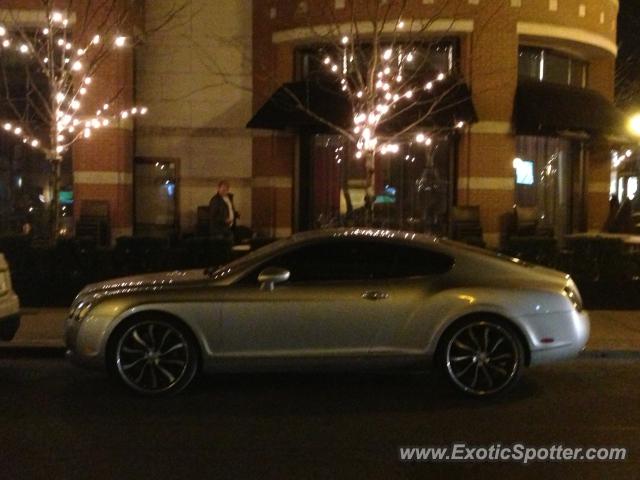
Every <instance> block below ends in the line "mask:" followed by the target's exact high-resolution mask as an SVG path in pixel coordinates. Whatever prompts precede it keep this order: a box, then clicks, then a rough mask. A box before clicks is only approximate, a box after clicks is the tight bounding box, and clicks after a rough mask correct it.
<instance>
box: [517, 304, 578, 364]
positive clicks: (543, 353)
mask: <svg viewBox="0 0 640 480" xmlns="http://www.w3.org/2000/svg"><path fill="white" fill-rule="evenodd" d="M529 323H530V324H531V325H535V327H533V328H534V329H535V332H534V333H533V334H531V332H530V340H531V365H539V364H543V363H550V362H555V361H559V360H566V359H571V358H575V357H577V356H578V355H579V354H580V352H581V351H583V350H584V349H585V347H586V345H587V342H588V340H589V332H590V329H591V325H590V322H589V315H588V314H587V312H586V311H582V312H578V311H577V310H572V311H567V312H559V313H553V314H547V315H540V316H538V318H536V320H535V321H531V322H529Z"/></svg>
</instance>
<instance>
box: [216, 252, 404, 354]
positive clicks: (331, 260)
mask: <svg viewBox="0 0 640 480" xmlns="http://www.w3.org/2000/svg"><path fill="white" fill-rule="evenodd" d="M394 260H395V253H394V251H393V249H389V248H388V244H382V243H380V242H374V241H368V240H367V241H361V240H355V241H347V240H342V241H338V240H328V241H326V240H325V241H322V242H314V243H311V244H305V245H302V246H298V247H296V248H294V249H292V250H290V251H287V252H284V253H283V254H280V255H276V256H275V257H273V258H271V259H269V260H267V261H265V262H263V263H261V264H260V265H258V266H257V267H256V268H255V269H254V270H253V271H251V272H250V273H248V274H247V276H246V277H245V278H244V279H242V280H241V281H240V282H238V284H237V285H235V286H233V287H232V288H230V289H228V293H227V294H226V295H227V296H226V298H225V299H224V301H223V302H222V304H221V309H222V320H223V341H222V344H223V347H222V348H223V352H224V353H225V354H227V355H250V356H265V355H266V356H337V355H359V354H366V353H368V351H369V347H370V345H371V342H372V341H373V339H374V338H375V337H376V336H377V334H378V330H379V329H380V328H381V327H382V326H383V325H384V323H385V321H386V318H387V316H388V312H387V309H386V305H387V304H388V300H389V297H388V292H387V287H388V282H387V276H388V272H389V271H390V269H391V267H392V266H393V262H394ZM267 267H281V268H286V269H288V270H289V271H290V272H291V276H290V280H289V281H288V282H285V283H281V284H278V285H276V286H275V289H274V290H273V291H268V290H263V289H261V288H260V285H259V284H258V282H257V280H256V279H257V275H258V273H259V272H260V271H262V270H263V269H264V268H267Z"/></svg>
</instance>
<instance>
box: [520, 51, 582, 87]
mask: <svg viewBox="0 0 640 480" xmlns="http://www.w3.org/2000/svg"><path fill="white" fill-rule="evenodd" d="M587 65H588V64H587V62H585V61H583V60H580V59H578V58H574V57H571V56H569V55H565V54H563V53H559V52H555V51H553V50H549V49H544V48H534V47H521V48H520V52H519V59H518V75H519V77H520V78H524V79H530V80H537V81H540V82H550V83H558V84H562V85H572V86H574V87H580V88H584V87H586V86H587Z"/></svg>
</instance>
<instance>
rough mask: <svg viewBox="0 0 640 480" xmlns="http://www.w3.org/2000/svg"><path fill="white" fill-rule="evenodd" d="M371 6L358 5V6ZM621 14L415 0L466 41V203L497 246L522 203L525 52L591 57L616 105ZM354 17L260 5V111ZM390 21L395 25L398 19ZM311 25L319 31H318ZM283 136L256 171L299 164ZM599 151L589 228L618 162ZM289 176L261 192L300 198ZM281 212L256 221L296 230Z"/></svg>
mask: <svg viewBox="0 0 640 480" xmlns="http://www.w3.org/2000/svg"><path fill="white" fill-rule="evenodd" d="M372 1H373V0H372ZM366 2H367V0H359V4H365V3H366ZM358 11H359V12H361V13H360V17H361V18H358V17H357V16H356V18H355V21H366V20H367V18H366V14H364V12H365V9H363V8H359V9H358ZM617 12H618V1H617V0H422V1H418V0H414V1H409V2H408V3H407V9H406V11H405V13H404V17H405V19H406V20H410V19H429V18H431V19H433V18H435V17H436V16H437V18H439V19H441V20H442V22H441V26H442V27H443V28H442V30H441V32H440V33H439V35H442V34H443V33H448V34H451V33H455V34H456V35H457V36H458V37H459V38H460V40H461V68H462V71H463V74H464V75H465V77H466V79H467V81H468V82H469V84H470V85H471V88H472V91H473V101H474V105H475V107H476V109H477V112H478V116H479V123H477V124H476V125H473V126H472V127H471V128H470V129H468V131H467V132H465V134H464V135H463V137H462V140H461V143H460V150H459V157H458V186H457V187H458V188H457V203H458V204H460V205H480V206H481V215H482V223H483V227H484V231H485V235H486V240H487V242H488V243H489V244H490V245H496V244H497V242H498V240H499V237H500V231H501V217H503V216H504V214H506V213H507V212H509V211H510V210H511V207H512V205H513V203H514V177H513V167H512V161H513V158H514V157H515V136H514V134H513V132H512V126H511V118H512V112H513V100H514V96H515V91H516V88H517V83H518V72H517V68H518V63H517V62H518V46H519V45H520V44H527V45H536V46H543V47H550V48H554V49H558V50H561V51H565V52H567V53H570V54H572V55H577V56H579V57H581V58H584V59H586V60H588V61H589V62H590V72H589V85H588V86H589V87H590V88H593V89H595V90H597V91H599V92H601V93H603V94H604V95H605V96H607V97H608V98H610V99H612V98H613V85H614V63H615V54H616V20H617ZM351 15H352V11H351V9H350V1H349V0H324V1H318V2H310V1H292V0H272V1H268V2H254V29H253V34H254V73H253V76H254V86H255V95H254V109H257V108H258V107H259V106H261V105H262V103H263V102H264V100H265V99H266V98H268V96H269V95H270V94H271V93H272V92H273V91H274V90H275V89H276V88H277V87H278V86H279V84H280V83H282V82H283V81H289V80H290V79H291V78H292V77H293V72H292V70H291V69H292V68H293V51H294V49H295V48H296V46H298V45H301V44H305V43H313V42H314V40H316V41H317V38H318V37H317V32H319V31H322V29H323V27H324V26H327V25H336V24H338V25H340V24H343V25H349V24H350V23H351V22H352V17H351ZM396 15H397V14H396ZM390 18H394V14H393V13H392V14H391V15H390ZM465 22H466V23H465ZM469 23H471V24H472V28H471V29H470V30H471V31H469V29H468V28H466V30H465V28H463V24H465V25H467V27H468V24H469ZM309 25H313V29H311V28H309ZM436 29H437V28H436ZM275 138H276V137H272V139H271V141H270V140H269V139H268V138H262V137H261V138H259V139H255V140H254V157H253V165H254V170H255V171H260V170H264V171H267V170H268V168H267V167H266V166H267V165H274V164H277V165H287V164H288V163H290V162H291V161H292V160H293V159H295V139H294V138H290V137H286V136H284V137H282V135H281V134H280V135H279V137H278V140H277V141H276V140H274V139H275ZM275 144H280V145H282V144H286V145H287V148H284V149H282V148H281V149H277V148H274V145H275ZM292 149H293V150H294V153H293V154H292V153H291V150H292ZM592 150H593V151H592V152H590V154H589V157H588V176H587V178H588V194H587V212H588V225H589V228H596V227H597V226H600V225H601V224H602V223H603V222H604V219H605V216H606V211H607V210H606V205H607V197H608V194H607V192H608V190H606V189H605V188H604V186H603V185H604V183H603V182H606V181H607V175H608V171H609V163H608V157H607V155H606V148H604V149H603V147H602V145H599V146H597V147H593V148H592ZM265 151H266V152H268V153H267V154H266V155H265V153H264V152H265ZM282 155H284V156H285V158H282ZM289 159H291V160H289ZM281 170H282V171H281V172H278V173H277V174H276V173H273V174H272V175H273V176H274V178H276V177H277V179H278V183H279V185H280V186H279V187H272V188H270V189H268V191H267V190H265V191H264V192H262V193H263V194H264V195H265V197H266V196H268V192H270V195H271V196H270V197H269V198H271V199H273V198H274V197H275V196H279V197H280V198H281V199H282V200H283V199H284V198H285V197H286V198H288V199H290V198H292V196H293V191H294V190H293V187H294V185H293V183H294V182H295V176H294V175H293V169H290V170H289V172H290V173H291V175H292V176H291V182H292V185H291V186H287V185H286V181H285V177H283V176H282V175H283V174H284V172H285V170H286V169H285V168H283V169H281ZM256 200H257V199H256ZM261 200H262V197H261ZM274 212H275V210H273V208H271V207H269V206H268V204H266V203H265V204H262V206H261V208H260V209H254V221H255V222H256V223H258V224H264V225H270V226H271V228H272V229H276V230H277V229H280V230H286V228H288V227H290V226H291V220H290V219H288V220H287V219H286V218H285V216H284V214H283V212H280V213H278V215H277V219H274V216H276V214H275V213H274ZM287 222H288V223H287Z"/></svg>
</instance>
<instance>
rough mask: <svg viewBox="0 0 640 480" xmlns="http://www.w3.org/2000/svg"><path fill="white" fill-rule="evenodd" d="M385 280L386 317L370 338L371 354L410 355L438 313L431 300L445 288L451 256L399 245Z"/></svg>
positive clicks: (451, 262) (419, 348) (419, 247)
mask: <svg viewBox="0 0 640 480" xmlns="http://www.w3.org/2000/svg"><path fill="white" fill-rule="evenodd" d="M395 253H396V256H395V261H394V265H393V267H392V268H391V269H390V271H389V274H388V279H387V287H386V291H387V293H388V295H389V297H388V299H389V302H388V303H387V304H386V305H385V307H386V312H387V316H386V317H385V318H384V319H383V320H382V321H381V322H380V324H379V328H378V330H377V334H376V336H375V338H374V339H373V340H372V344H371V353H372V354H396V355H413V354H416V353H420V352H421V351H422V350H423V349H424V347H425V344H424V343H421V339H424V337H425V332H427V331H429V326H428V325H427V323H428V322H430V321H433V320H434V319H437V316H438V314H439V312H438V311H436V310H435V307H433V305H432V304H431V303H430V301H431V299H432V297H433V296H434V295H435V294H437V293H438V292H440V291H442V290H443V289H446V288H447V284H446V282H447V280H446V276H445V274H446V273H447V272H448V271H449V270H451V267H452V266H453V264H454V259H453V258H452V257H450V256H449V255H446V254H443V253H441V252H437V251H434V250H432V249H430V248H429V247H428V246H425V245H420V244H416V245H411V244H402V243H400V244H398V245H396V247H395Z"/></svg>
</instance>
